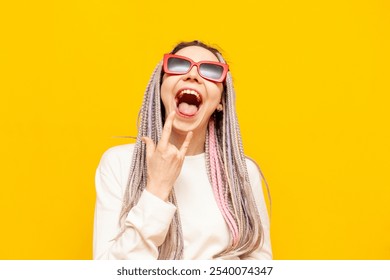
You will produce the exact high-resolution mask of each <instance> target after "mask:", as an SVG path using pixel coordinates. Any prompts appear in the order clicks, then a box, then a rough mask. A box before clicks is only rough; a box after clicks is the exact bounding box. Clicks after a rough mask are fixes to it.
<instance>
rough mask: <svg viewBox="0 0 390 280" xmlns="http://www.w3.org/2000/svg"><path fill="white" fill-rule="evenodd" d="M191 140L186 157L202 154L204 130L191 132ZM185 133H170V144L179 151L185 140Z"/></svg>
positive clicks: (204, 138) (204, 140)
mask: <svg viewBox="0 0 390 280" xmlns="http://www.w3.org/2000/svg"><path fill="white" fill-rule="evenodd" d="M193 133H194V134H193V135H192V139H191V142H190V145H189V146H188V149H187V153H186V156H194V155H198V154H201V153H204V146H205V142H206V130H202V131H200V132H199V131H193ZM186 136H187V132H184V133H174V132H173V131H172V134H171V138H170V142H171V143H172V144H173V145H175V146H176V148H177V149H180V148H181V146H182V145H183V142H184V140H185V139H186Z"/></svg>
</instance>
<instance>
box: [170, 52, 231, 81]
mask: <svg viewBox="0 0 390 280" xmlns="http://www.w3.org/2000/svg"><path fill="white" fill-rule="evenodd" d="M194 66H196V68H197V69H198V73H199V75H200V76H201V77H202V78H204V79H206V80H209V81H212V82H216V83H220V82H223V81H224V80H225V78H226V74H227V72H228V70H229V66H228V65H227V64H225V63H222V62H215V61H199V62H194V61H193V60H192V59H190V58H188V57H185V56H180V55H176V54H164V64H163V67H164V72H165V73H167V74H170V75H184V74H187V73H188V72H190V70H191V69H192V67H194Z"/></svg>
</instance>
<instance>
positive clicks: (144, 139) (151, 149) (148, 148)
mask: <svg viewBox="0 0 390 280" xmlns="http://www.w3.org/2000/svg"><path fill="white" fill-rule="evenodd" d="M141 140H142V142H144V143H145V145H146V157H148V158H150V157H151V156H152V154H153V153H154V149H155V145H154V142H153V140H152V139H150V138H149V137H147V136H144V137H142V138H141Z"/></svg>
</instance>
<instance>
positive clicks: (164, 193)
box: [146, 183, 171, 201]
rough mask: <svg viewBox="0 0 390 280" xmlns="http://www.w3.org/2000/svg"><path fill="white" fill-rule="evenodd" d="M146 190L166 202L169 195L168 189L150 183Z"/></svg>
mask: <svg viewBox="0 0 390 280" xmlns="http://www.w3.org/2000/svg"><path fill="white" fill-rule="evenodd" d="M146 190H147V191H148V192H150V193H151V194H153V195H154V196H156V197H158V198H160V199H161V200H163V201H168V197H169V194H170V193H171V191H170V189H169V190H168V188H164V187H161V186H157V185H155V184H150V183H148V184H147V185H146Z"/></svg>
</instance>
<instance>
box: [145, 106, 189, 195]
mask: <svg viewBox="0 0 390 280" xmlns="http://www.w3.org/2000/svg"><path fill="white" fill-rule="evenodd" d="M175 115H176V112H171V114H169V116H168V118H167V119H166V121H165V124H164V128H163V131H162V135H161V139H160V141H159V142H158V143H157V146H156V145H155V144H154V142H153V140H152V139H150V138H149V137H146V136H145V137H142V141H143V142H144V143H145V144H146V164H147V170H148V171H147V184H146V190H147V191H149V192H150V193H152V194H154V195H155V196H157V197H159V198H161V199H162V200H164V201H167V200H168V196H169V194H170V193H171V191H172V188H173V185H174V183H175V181H176V179H177V177H178V176H179V174H180V171H181V167H182V166H183V161H184V157H185V155H186V153H187V149H188V146H189V145H190V142H191V138H192V135H193V133H192V131H190V132H188V133H187V135H186V138H185V140H184V142H183V144H182V145H181V147H180V149H178V148H177V147H176V146H175V145H173V144H171V143H170V142H169V139H170V136H171V132H172V124H173V120H174V119H175Z"/></svg>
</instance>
